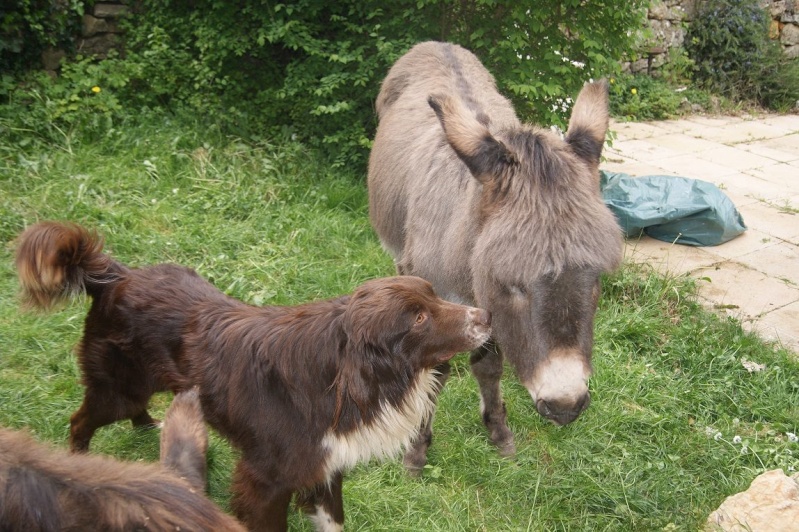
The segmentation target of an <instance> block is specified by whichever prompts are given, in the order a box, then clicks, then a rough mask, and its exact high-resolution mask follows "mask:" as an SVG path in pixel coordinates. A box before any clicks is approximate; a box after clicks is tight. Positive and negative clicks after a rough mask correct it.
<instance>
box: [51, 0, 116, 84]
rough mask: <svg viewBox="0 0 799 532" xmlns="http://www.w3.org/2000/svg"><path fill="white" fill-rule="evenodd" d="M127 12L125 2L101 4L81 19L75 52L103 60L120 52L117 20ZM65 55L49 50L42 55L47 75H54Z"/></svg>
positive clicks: (52, 49)
mask: <svg viewBox="0 0 799 532" xmlns="http://www.w3.org/2000/svg"><path fill="white" fill-rule="evenodd" d="M129 12H130V7H129V5H128V0H108V1H100V2H97V3H95V4H94V6H92V7H90V8H89V10H88V11H87V13H85V14H84V15H83V24H82V27H81V34H80V37H79V38H78V40H77V52H78V53H79V54H82V55H87V56H94V57H97V58H100V59H104V58H105V57H106V56H108V52H110V51H111V50H117V51H119V52H120V53H121V52H122V51H123V43H124V41H123V36H122V29H121V28H120V27H119V20H120V19H121V18H122V17H124V16H125V15H127V14H128V13H129ZM65 56H66V52H64V51H63V50H58V49H54V48H50V49H47V50H45V51H44V52H42V64H43V65H44V69H45V70H46V71H47V72H50V73H52V74H55V72H56V71H57V70H58V67H59V66H60V65H61V61H62V60H63V59H64V57H65Z"/></svg>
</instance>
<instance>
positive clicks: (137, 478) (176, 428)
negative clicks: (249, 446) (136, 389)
mask: <svg viewBox="0 0 799 532" xmlns="http://www.w3.org/2000/svg"><path fill="white" fill-rule="evenodd" d="M198 414H199V417H198ZM200 426H202V427H203V430H204V424H203V419H202V413H201V410H200V408H199V399H198V396H197V392H196V391H191V392H185V393H182V394H179V395H177V396H176V397H175V401H174V402H173V405H172V406H171V407H170V409H169V412H168V413H167V421H166V423H165V425H164V431H163V433H162V445H165V446H166V447H164V448H162V456H166V457H170V456H182V455H185V456H196V457H199V456H202V461H203V468H202V469H200V470H197V469H195V467H194V462H193V461H192V462H187V461H183V460H171V459H163V460H162V465H164V466H166V467H159V466H158V465H156V464H140V463H132V462H128V463H125V462H120V461H118V460H114V459H112V458H108V457H102V456H85V455H75V454H70V453H67V452H66V451H63V450H60V449H54V448H51V447H48V446H45V445H42V444H39V443H37V442H36V441H35V440H34V439H33V438H31V437H30V436H29V435H27V434H24V433H22V432H15V431H11V430H7V429H0V529H2V530H26V531H42V532H44V531H48V532H49V531H57V530H225V531H228V530H229V531H236V530H244V527H242V526H241V525H240V524H239V523H237V522H236V520H235V519H233V518H232V517H230V516H229V515H227V514H225V513H224V512H222V511H221V510H220V509H219V508H217V507H216V506H215V505H214V504H213V503H212V502H211V501H210V500H208V499H207V498H206V497H205V496H204V495H203V490H202V486H203V485H204V484H205V476H204V471H205V469H204V462H205V449H206V446H207V434H206V433H205V432H203V431H197V430H193V431H191V432H188V433H185V432H183V431H184V430H185V429H186V428H187V427H200ZM167 468H169V469H167ZM170 469H174V470H176V471H177V472H178V475H181V476H183V477H186V480H184V479H182V478H178V476H177V475H175V471H173V470H170ZM189 479H190V480H189ZM195 482H199V488H198V486H197V484H196V483H195Z"/></svg>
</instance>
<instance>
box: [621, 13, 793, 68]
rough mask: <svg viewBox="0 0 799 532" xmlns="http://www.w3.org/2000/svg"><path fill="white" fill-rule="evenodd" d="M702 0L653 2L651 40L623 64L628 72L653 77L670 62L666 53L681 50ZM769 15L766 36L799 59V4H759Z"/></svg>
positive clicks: (650, 23) (650, 16)
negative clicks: (629, 60)
mask: <svg viewBox="0 0 799 532" xmlns="http://www.w3.org/2000/svg"><path fill="white" fill-rule="evenodd" d="M699 2H701V0H654V2H653V5H652V7H650V8H649V13H648V18H649V28H650V29H651V30H652V36H651V39H650V40H649V41H648V43H647V45H646V46H645V48H644V49H643V50H642V51H641V55H640V57H638V58H637V59H636V60H635V61H631V62H627V63H625V64H624V69H625V70H626V71H629V72H635V73H638V72H642V73H648V74H653V73H657V70H658V69H659V68H660V67H661V66H663V65H664V64H665V63H666V62H668V60H669V51H670V50H671V49H676V48H679V47H681V46H682V44H683V41H684V40H685V32H686V28H687V27H688V25H689V24H690V23H691V19H692V17H693V15H694V12H695V10H696V6H697V4H698V3H699ZM761 4H762V5H763V7H764V8H766V9H768V10H769V13H770V14H771V27H770V30H769V34H770V35H771V38H772V39H778V40H779V41H780V43H781V44H782V47H783V50H784V51H785V54H786V55H787V56H788V57H791V58H795V57H799V0H765V1H763V2H761Z"/></svg>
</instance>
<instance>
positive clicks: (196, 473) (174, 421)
mask: <svg viewBox="0 0 799 532" xmlns="http://www.w3.org/2000/svg"><path fill="white" fill-rule="evenodd" d="M207 451H208V429H207V428H206V426H205V418H204V417H203V411H202V406H201V405H200V395H199V392H198V390H197V387H196V386H195V387H194V388H191V389H189V390H185V391H182V392H180V393H178V394H177V395H175V398H174V399H173V400H172V404H171V405H170V406H169V409H168V410H167V411H166V415H165V416H164V427H163V429H162V431H161V464H162V465H163V466H164V467H166V468H168V469H170V470H172V471H174V472H175V473H176V474H177V475H178V476H179V477H181V478H183V479H185V480H186V481H187V482H189V483H190V484H191V485H192V486H194V487H195V488H196V489H198V490H200V491H205V487H206V483H207V480H206V471H207V469H206V468H207V464H206V460H205V455H206V452H207Z"/></svg>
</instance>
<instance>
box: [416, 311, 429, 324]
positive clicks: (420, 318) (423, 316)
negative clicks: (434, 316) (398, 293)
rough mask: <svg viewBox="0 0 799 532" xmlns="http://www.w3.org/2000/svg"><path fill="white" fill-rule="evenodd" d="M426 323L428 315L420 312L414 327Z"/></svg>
mask: <svg viewBox="0 0 799 532" xmlns="http://www.w3.org/2000/svg"><path fill="white" fill-rule="evenodd" d="M426 321H427V314H425V313H424V312H420V313H419V314H417V315H416V322H415V323H414V325H421V324H423V323H424V322H426Z"/></svg>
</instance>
